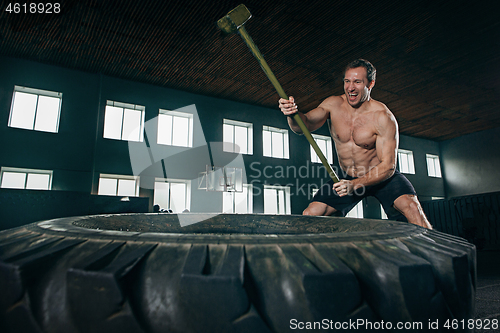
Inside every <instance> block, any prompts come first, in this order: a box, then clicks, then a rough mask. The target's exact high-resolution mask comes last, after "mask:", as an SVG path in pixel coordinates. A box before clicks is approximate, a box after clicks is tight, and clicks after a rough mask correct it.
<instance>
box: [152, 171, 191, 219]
mask: <svg viewBox="0 0 500 333" xmlns="http://www.w3.org/2000/svg"><path fill="white" fill-rule="evenodd" d="M157 183H168V184H169V190H168V205H167V207H162V206H161V205H160V204H159V203H158V202H157V201H156V200H157V197H156V184H157ZM172 183H173V184H184V185H185V186H186V193H185V197H184V202H185V208H184V209H187V210H189V211H191V180H189V179H174V178H155V184H154V188H153V205H156V204H158V205H159V206H160V208H162V209H167V210H168V209H172V208H171V205H172V201H171V199H172V196H171V190H172V187H171V186H170V184H172ZM184 209H183V211H184ZM177 213H182V211H180V212H177Z"/></svg>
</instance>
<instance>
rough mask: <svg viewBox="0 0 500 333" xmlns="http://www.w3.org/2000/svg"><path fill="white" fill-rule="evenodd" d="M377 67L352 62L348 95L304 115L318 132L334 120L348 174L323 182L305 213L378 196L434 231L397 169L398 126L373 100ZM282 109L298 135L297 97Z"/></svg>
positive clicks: (335, 136)
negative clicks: (336, 180) (338, 178)
mask: <svg viewBox="0 0 500 333" xmlns="http://www.w3.org/2000/svg"><path fill="white" fill-rule="evenodd" d="M375 73H376V70H375V67H373V65H372V64H371V63H370V62H368V61H366V60H364V59H358V60H355V61H353V62H351V63H350V64H348V65H347V67H346V70H345V73H344V93H345V94H344V95H342V96H331V97H328V98H327V99H325V100H324V101H323V102H322V103H321V104H320V105H319V106H318V107H317V108H315V109H313V110H311V111H309V112H307V113H300V112H299V115H300V117H301V118H302V120H303V121H304V124H305V125H306V126H307V128H308V129H309V131H311V132H312V131H315V130H317V129H318V128H320V127H321V126H323V124H324V123H325V122H326V121H327V120H329V125H330V133H331V135H332V138H333V141H334V142H335V148H336V150H337V155H338V158H339V164H340V167H341V168H342V171H343V172H344V173H345V175H343V176H341V175H339V177H341V178H342V177H343V178H344V179H341V180H340V182H338V183H335V184H333V181H332V180H330V181H329V182H328V183H327V184H325V185H324V186H322V187H321V188H320V189H319V190H318V192H317V193H316V195H315V196H314V198H313V200H312V202H311V203H310V204H309V206H308V207H307V208H306V210H304V213H303V214H304V215H332V214H333V213H335V212H336V211H340V212H341V213H342V215H343V216H345V215H346V214H347V213H348V212H349V211H350V210H351V209H352V208H353V207H354V206H355V205H356V204H357V203H358V202H359V201H360V200H362V199H363V198H364V197H366V196H370V195H371V196H375V197H376V198H377V199H378V200H379V201H380V202H381V204H382V206H383V208H384V210H385V211H386V213H387V215H388V216H389V217H391V218H392V217H393V216H392V215H391V214H390V212H391V211H393V210H392V209H391V208H395V209H396V210H397V211H399V212H400V213H402V214H403V215H404V216H405V217H406V218H407V219H408V221H409V222H410V223H413V224H416V225H419V226H422V227H425V228H429V229H432V226H431V224H430V223H429V221H428V220H427V218H426V217H425V214H424V212H423V210H422V207H421V206H420V203H419V201H418V199H417V195H416V193H415V190H414V188H413V186H412V185H411V183H410V182H409V181H408V179H406V177H405V176H403V175H402V174H401V173H399V172H398V171H397V170H396V156H397V155H396V154H397V149H398V142H399V133H398V124H397V122H396V118H395V117H394V115H393V114H392V112H391V111H390V110H389V109H388V108H387V106H385V105H384V104H383V103H380V102H378V101H376V100H374V99H371V98H370V93H371V90H372V89H373V86H374V85H375ZM279 107H280V109H281V111H282V112H283V113H284V114H285V115H286V116H288V124H289V125H290V128H291V129H292V131H294V132H295V133H298V134H300V133H301V130H300V127H299V126H298V124H297V123H296V122H295V120H294V119H293V117H292V116H293V115H294V114H295V113H297V112H298V107H297V105H296V104H295V102H294V98H293V97H291V96H290V97H289V99H288V100H285V99H283V98H282V99H280V100H279Z"/></svg>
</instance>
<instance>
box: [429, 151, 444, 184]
mask: <svg viewBox="0 0 500 333" xmlns="http://www.w3.org/2000/svg"><path fill="white" fill-rule="evenodd" d="M425 160H426V162H427V175H428V176H429V177H433V178H443V174H442V173H441V162H440V161H439V155H434V154H425ZM430 160H432V164H433V166H432V167H433V168H434V173H433V174H431V173H432V172H431V165H430V164H429V161H430ZM436 171H437V172H436Z"/></svg>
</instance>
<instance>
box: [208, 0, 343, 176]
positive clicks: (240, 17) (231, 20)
mask: <svg viewBox="0 0 500 333" xmlns="http://www.w3.org/2000/svg"><path fill="white" fill-rule="evenodd" d="M251 17H252V14H250V11H249V10H248V8H247V7H246V6H245V5H243V4H241V5H239V6H238V7H236V8H235V9H233V10H231V11H230V12H229V13H227V15H226V16H224V17H223V18H221V19H220V20H219V21H217V26H218V27H219V28H220V29H221V30H222V31H223V32H225V33H227V34H230V33H233V32H236V31H238V33H239V34H240V36H241V38H243V40H244V41H245V43H246V44H247V45H248V47H249V48H250V51H251V52H252V53H253V55H254V56H255V58H256V59H257V61H258V62H259V64H260V67H262V69H263V70H264V73H266V75H267V77H268V78H269V80H270V81H271V83H272V85H273V86H274V88H275V89H276V91H277V92H278V94H279V96H280V97H281V98H284V99H288V96H287V94H286V93H285V91H284V90H283V88H282V87H281V85H280V83H279V82H278V79H276V76H275V75H274V73H273V71H272V70H271V68H269V65H268V64H267V62H266V60H265V59H264V57H263V56H262V53H260V51H259V49H258V48H257V45H255V43H254V42H253V40H252V38H251V37H250V35H249V34H248V33H247V31H246V29H245V27H244V26H243V25H244V24H245V23H246V22H247V21H248V20H249V19H250V18H251ZM293 119H294V120H295V121H296V122H297V124H298V125H299V127H300V129H301V130H302V133H304V136H305V137H306V139H307V141H309V143H310V144H311V146H312V147H313V149H314V151H315V152H316V154H317V155H318V157H319V159H320V160H321V163H323V165H324V166H325V168H326V170H327V171H328V174H329V175H330V177H331V178H332V180H333V182H334V183H336V182H338V181H339V177H337V174H335V171H333V169H332V167H331V166H330V164H329V163H328V161H327V160H326V158H325V155H323V152H322V151H321V149H319V147H318V144H317V143H316V141H314V138H313V137H312V135H311V132H309V130H308V129H307V127H306V125H305V124H304V122H303V121H302V118H300V116H299V115H298V113H296V114H294V116H293Z"/></svg>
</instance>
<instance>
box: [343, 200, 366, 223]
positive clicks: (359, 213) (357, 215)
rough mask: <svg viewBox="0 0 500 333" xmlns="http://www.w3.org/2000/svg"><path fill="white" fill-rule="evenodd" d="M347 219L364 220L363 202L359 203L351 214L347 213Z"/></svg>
mask: <svg viewBox="0 0 500 333" xmlns="http://www.w3.org/2000/svg"><path fill="white" fill-rule="evenodd" d="M346 217H355V218H358V219H361V218H363V200H361V201H360V202H358V204H357V205H356V206H354V208H353V209H351V211H350V212H349V213H347V215H346Z"/></svg>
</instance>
